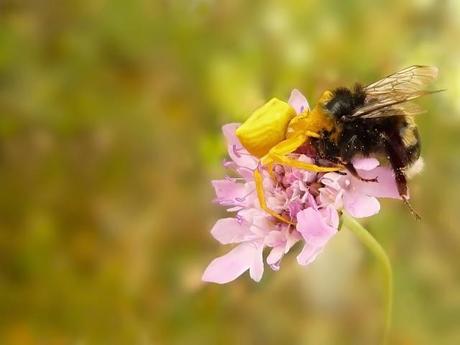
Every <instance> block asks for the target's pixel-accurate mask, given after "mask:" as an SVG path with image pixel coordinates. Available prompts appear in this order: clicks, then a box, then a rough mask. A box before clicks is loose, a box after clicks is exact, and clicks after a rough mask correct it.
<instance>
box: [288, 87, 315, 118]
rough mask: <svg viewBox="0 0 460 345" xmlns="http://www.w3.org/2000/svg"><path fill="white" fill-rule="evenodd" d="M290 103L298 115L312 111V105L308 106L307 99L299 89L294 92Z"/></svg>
mask: <svg viewBox="0 0 460 345" xmlns="http://www.w3.org/2000/svg"><path fill="white" fill-rule="evenodd" d="M288 103H289V105H290V106H291V107H293V108H294V110H295V112H296V113H297V114H300V113H302V112H303V111H304V110H310V105H309V104H308V101H307V99H306V98H305V96H304V95H302V93H301V92H300V91H299V90H297V89H294V90H292V92H291V96H290V97H289V100H288Z"/></svg>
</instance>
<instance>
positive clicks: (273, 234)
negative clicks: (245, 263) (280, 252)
mask: <svg viewBox="0 0 460 345" xmlns="http://www.w3.org/2000/svg"><path fill="white" fill-rule="evenodd" d="M285 241H286V236H285V235H284V233H283V232H282V231H278V230H276V231H270V232H269V233H268V234H267V236H265V245H267V246H269V247H276V246H279V245H282V244H284V242H285Z"/></svg>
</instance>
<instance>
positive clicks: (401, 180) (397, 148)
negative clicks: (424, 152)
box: [385, 139, 422, 220]
mask: <svg viewBox="0 0 460 345" xmlns="http://www.w3.org/2000/svg"><path fill="white" fill-rule="evenodd" d="M395 142H397V141H396V140H394V141H391V140H390V139H386V145H385V147H386V150H387V155H388V159H389V161H390V164H391V167H392V168H393V171H394V173H395V180H396V186H397V187H398V193H399V195H400V196H401V198H402V200H403V202H404V204H405V205H406V206H407V207H408V208H409V211H410V213H411V214H412V215H413V216H414V217H415V219H417V220H420V219H422V218H421V217H420V216H419V214H418V213H417V212H416V211H415V210H414V208H413V207H412V206H411V204H410V203H409V194H408V191H407V179H406V175H404V171H403V168H404V162H405V160H406V159H405V157H406V156H407V154H406V153H405V148H404V144H403V143H402V142H399V145H397V144H395Z"/></svg>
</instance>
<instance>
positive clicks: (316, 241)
mask: <svg viewBox="0 0 460 345" xmlns="http://www.w3.org/2000/svg"><path fill="white" fill-rule="evenodd" d="M297 231H298V232H300V234H301V235H302V237H303V238H304V240H305V242H306V243H307V244H308V245H312V246H315V247H319V246H324V245H325V244H326V243H327V241H329V239H330V238H331V237H332V236H334V235H335V234H336V233H337V228H336V227H332V226H329V225H328V224H327V223H326V220H325V219H324V218H323V215H322V214H321V212H319V211H317V210H315V209H313V208H311V207H310V208H307V209H305V210H302V211H300V212H299V213H298V214H297Z"/></svg>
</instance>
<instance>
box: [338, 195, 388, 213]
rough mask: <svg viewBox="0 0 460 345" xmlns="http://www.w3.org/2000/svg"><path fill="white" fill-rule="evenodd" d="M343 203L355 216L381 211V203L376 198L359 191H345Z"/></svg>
mask: <svg viewBox="0 0 460 345" xmlns="http://www.w3.org/2000/svg"><path fill="white" fill-rule="evenodd" d="M343 205H344V208H345V210H346V211H347V212H348V213H349V214H350V215H351V216H352V217H355V218H363V217H369V216H373V215H374V214H377V213H379V211H380V203H379V202H378V200H377V199H376V198H374V197H372V196H367V195H365V194H361V193H359V192H357V191H350V192H347V193H345V195H344V197H343Z"/></svg>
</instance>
